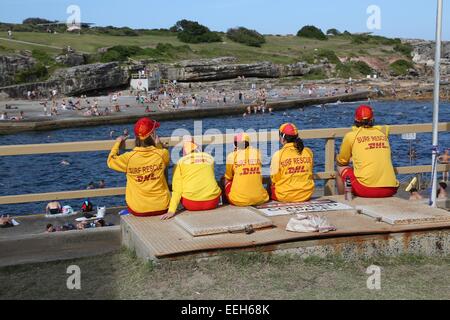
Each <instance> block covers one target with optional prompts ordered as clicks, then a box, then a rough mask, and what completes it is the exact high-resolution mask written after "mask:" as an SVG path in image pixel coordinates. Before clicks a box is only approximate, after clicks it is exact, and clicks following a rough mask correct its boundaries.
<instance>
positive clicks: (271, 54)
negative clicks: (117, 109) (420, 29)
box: [0, 32, 405, 64]
mask: <svg viewBox="0 0 450 320" xmlns="http://www.w3.org/2000/svg"><path fill="white" fill-rule="evenodd" d="M3 37H4V38H6V35H4V36H3ZM14 39H15V40H20V41H26V42H33V43H36V44H43V45H49V46H54V47H64V46H67V45H70V46H71V47H72V48H74V49H76V50H78V51H83V52H87V53H97V51H98V49H100V48H103V47H111V46H115V45H125V46H127V45H135V46H140V47H143V48H154V47H156V45H157V44H158V43H169V44H172V45H174V46H181V45H185V43H182V42H180V41H179V40H178V39H177V37H176V36H175V35H174V34H173V33H170V32H167V33H163V32H161V33H159V34H155V35H140V36H133V37H126V36H110V35H95V34H81V35H77V34H68V33H60V34H48V33H38V32H15V33H14ZM223 39H224V42H221V43H220V42H219V43H208V44H189V47H190V48H191V51H190V52H187V53H184V54H183V55H182V56H177V57H176V58H168V59H166V60H179V59H190V58H211V57H218V56H228V55H229V56H235V57H237V58H239V61H240V62H242V63H246V62H253V61H255V60H259V61H261V60H267V61H272V62H275V63H283V64H287V63H293V62H298V61H300V60H308V59H311V57H314V54H315V53H317V51H318V50H321V49H327V50H332V51H334V53H335V54H336V55H337V56H338V57H340V58H342V57H357V56H368V57H372V58H377V59H380V61H386V63H387V62H388V61H391V60H392V59H394V58H405V56H404V55H403V54H402V53H400V52H398V51H394V47H395V45H392V44H391V45H385V44H380V43H375V42H371V41H368V42H362V43H355V41H354V40H352V38H350V37H344V36H338V37H331V38H330V39H329V40H328V41H319V40H313V39H307V38H300V37H296V36H272V35H269V36H266V40H267V41H266V43H265V44H263V45H262V46H261V47H260V48H257V47H249V46H246V45H243V44H239V43H236V42H232V41H231V40H229V39H227V38H226V37H225V36H223ZM24 49H27V50H31V49H41V50H44V51H46V52H48V53H49V54H52V55H53V54H56V53H58V51H59V50H58V49H54V48H50V47H41V46H35V45H31V44H22V43H16V42H10V41H7V40H2V39H0V52H8V51H9V52H10V51H11V50H12V51H14V50H24Z"/></svg>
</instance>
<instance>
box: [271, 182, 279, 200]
mask: <svg viewBox="0 0 450 320" xmlns="http://www.w3.org/2000/svg"><path fill="white" fill-rule="evenodd" d="M270 198H271V199H272V200H274V201H278V198H277V194H276V192H275V185H274V184H273V185H271V186H270Z"/></svg>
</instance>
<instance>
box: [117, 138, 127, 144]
mask: <svg viewBox="0 0 450 320" xmlns="http://www.w3.org/2000/svg"><path fill="white" fill-rule="evenodd" d="M127 138H128V137H126V136H119V137H117V139H116V142H120V143H122V142H124V141H126V140H127Z"/></svg>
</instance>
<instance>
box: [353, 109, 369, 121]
mask: <svg viewBox="0 0 450 320" xmlns="http://www.w3.org/2000/svg"><path fill="white" fill-rule="evenodd" d="M364 120H373V110H372V108H371V107H369V106H366V105H360V106H359V107H358V109H356V111H355V121H358V122H362V121H364Z"/></svg>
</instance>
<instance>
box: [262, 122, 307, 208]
mask: <svg viewBox="0 0 450 320" xmlns="http://www.w3.org/2000/svg"><path fill="white" fill-rule="evenodd" d="M280 143H281V144H282V145H283V147H282V148H281V150H279V151H277V152H276V153H275V154H274V155H273V157H272V162H271V164H270V178H271V180H272V186H271V191H272V195H271V198H272V200H275V201H280V202H303V201H308V200H309V199H311V197H312V195H313V193H314V179H313V166H314V158H313V152H312V151H311V149H309V148H306V147H305V146H304V145H303V141H302V139H301V138H300V137H299V135H298V129H297V127H296V126H295V125H294V124H292V123H285V124H283V125H282V126H281V127H280Z"/></svg>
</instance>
